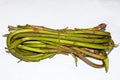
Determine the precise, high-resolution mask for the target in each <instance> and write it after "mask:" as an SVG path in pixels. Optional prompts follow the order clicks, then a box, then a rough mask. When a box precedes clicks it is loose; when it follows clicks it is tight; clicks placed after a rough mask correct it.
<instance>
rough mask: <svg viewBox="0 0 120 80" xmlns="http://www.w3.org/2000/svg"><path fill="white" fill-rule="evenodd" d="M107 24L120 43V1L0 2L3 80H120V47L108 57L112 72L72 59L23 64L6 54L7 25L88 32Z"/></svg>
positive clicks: (0, 79)
mask: <svg viewBox="0 0 120 80" xmlns="http://www.w3.org/2000/svg"><path fill="white" fill-rule="evenodd" d="M100 23H106V24H107V31H109V32H111V35H112V38H113V40H114V41H115V43H116V44H118V43H120V31H119V30H120V0H0V80H119V79H120V62H119V61H120V53H119V51H120V47H117V48H115V49H114V50H113V51H112V52H111V53H110V55H109V59H110V68H109V71H108V73H106V72H105V70H104V69H96V68H93V67H90V66H88V65H87V64H85V63H84V62H83V61H81V60H79V62H78V67H75V64H74V59H73V58H72V57H71V56H65V55H56V56H55V57H54V58H52V59H46V60H43V61H40V62H29V63H28V62H24V61H23V62H20V63H17V61H19V59H17V58H15V57H13V56H12V55H11V54H10V53H6V50H5V49H4V48H5V47H6V38H5V37H2V35H4V34H6V33H8V28H7V26H8V25H13V26H16V25H18V24H20V25H25V24H34V25H43V26H46V27H49V28H56V29H57V28H60V29H62V28H65V27H67V26H68V27H69V28H75V27H79V28H88V27H93V26H96V25H98V24H100Z"/></svg>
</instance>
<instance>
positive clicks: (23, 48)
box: [6, 23, 114, 71]
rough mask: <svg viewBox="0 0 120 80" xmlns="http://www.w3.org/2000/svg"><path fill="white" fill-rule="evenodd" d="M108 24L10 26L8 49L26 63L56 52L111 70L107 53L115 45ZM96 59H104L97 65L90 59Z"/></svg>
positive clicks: (50, 56)
mask: <svg viewBox="0 0 120 80" xmlns="http://www.w3.org/2000/svg"><path fill="white" fill-rule="evenodd" d="M105 28H106V24H105V23H102V24H100V25H98V26H97V27H93V28H87V29H79V28H75V29H68V28H65V29H50V28H46V27H44V26H35V25H28V24H27V25H25V26H21V25H18V26H17V27H13V26H9V31H10V33H9V34H7V35H6V37H7V49H8V50H9V51H10V52H11V54H12V55H13V56H15V57H17V58H19V59H20V60H23V61H26V62H36V61H40V60H43V59H46V58H52V57H53V56H55V55H56V54H65V55H66V54H67V55H68V54H72V56H73V58H75V63H76V65H77V58H80V59H81V60H83V61H84V62H86V63H87V64H89V65H90V66H92V67H95V68H102V67H105V69H106V71H108V54H107V51H108V52H110V51H111V50H112V49H113V48H114V42H113V40H112V38H111V35H110V32H106V31H105ZM87 57H90V58H94V59H97V60H100V61H101V62H103V63H102V64H96V63H93V62H92V61H90V60H89V59H87Z"/></svg>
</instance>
